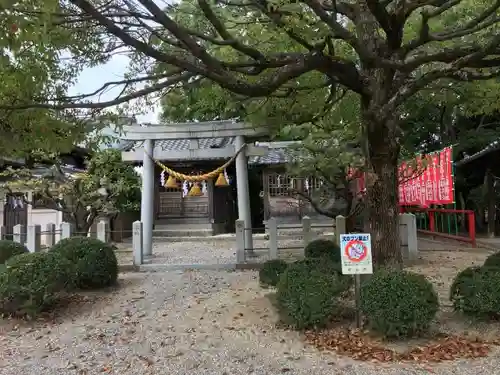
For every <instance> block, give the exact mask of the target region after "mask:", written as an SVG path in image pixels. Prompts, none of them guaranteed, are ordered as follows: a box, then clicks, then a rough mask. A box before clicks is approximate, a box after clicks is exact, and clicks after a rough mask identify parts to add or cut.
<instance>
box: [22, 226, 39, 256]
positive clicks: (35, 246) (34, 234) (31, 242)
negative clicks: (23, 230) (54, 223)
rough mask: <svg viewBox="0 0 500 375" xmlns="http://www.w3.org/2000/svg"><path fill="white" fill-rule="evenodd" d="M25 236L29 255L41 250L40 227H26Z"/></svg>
mask: <svg viewBox="0 0 500 375" xmlns="http://www.w3.org/2000/svg"><path fill="white" fill-rule="evenodd" d="M27 230H28V231H27V236H26V238H27V239H26V247H27V248H28V250H29V251H30V253H36V252H38V251H40V250H41V247H42V246H41V241H40V235H41V233H42V230H41V227H40V225H28V228H27Z"/></svg>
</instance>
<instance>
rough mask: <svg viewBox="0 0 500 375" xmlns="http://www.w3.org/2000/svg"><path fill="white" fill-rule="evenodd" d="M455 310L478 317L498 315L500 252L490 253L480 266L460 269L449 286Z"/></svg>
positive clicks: (485, 317) (491, 317)
mask: <svg viewBox="0 0 500 375" xmlns="http://www.w3.org/2000/svg"><path fill="white" fill-rule="evenodd" d="M450 300H451V302H452V304H453V308H454V310H455V311H457V312H460V313H462V314H464V315H467V316H470V317H474V318H479V319H498V318H499V317H500V253H495V254H492V255H490V256H489V257H488V258H487V259H486V261H485V262H484V264H483V265H482V266H473V267H469V268H466V269H464V270H463V271H461V272H460V273H459V274H458V275H457V277H456V278H455V280H454V281H453V283H452V285H451V288H450Z"/></svg>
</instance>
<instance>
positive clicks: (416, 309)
mask: <svg viewBox="0 0 500 375" xmlns="http://www.w3.org/2000/svg"><path fill="white" fill-rule="evenodd" d="M438 309H439V302H438V297H437V294H436V292H435V291H434V288H433V286H432V284H431V283H430V282H429V281H427V280H426V279H425V277H424V276H422V275H417V274H414V273H411V272H405V271H385V270H384V271H380V272H376V273H375V274H374V275H373V277H371V278H370V279H369V280H368V281H367V282H365V283H363V285H362V286H361V310H362V312H363V314H364V316H365V318H366V320H367V322H368V326H369V327H370V329H372V330H373V331H375V332H378V333H381V334H383V335H384V336H387V337H400V336H412V335H418V334H421V333H423V332H426V331H427V330H428V328H429V326H430V323H431V322H432V320H433V319H434V317H435V315H436V313H437V311H438Z"/></svg>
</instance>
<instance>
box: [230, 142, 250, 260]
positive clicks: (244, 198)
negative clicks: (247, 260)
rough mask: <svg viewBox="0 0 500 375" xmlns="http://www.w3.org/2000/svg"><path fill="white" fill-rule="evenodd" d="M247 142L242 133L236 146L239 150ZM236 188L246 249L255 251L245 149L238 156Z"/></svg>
mask: <svg viewBox="0 0 500 375" xmlns="http://www.w3.org/2000/svg"><path fill="white" fill-rule="evenodd" d="M244 144H245V139H244V138H243V136H242V135H238V136H236V139H235V142H234V147H235V149H236V151H238V150H239V149H240V148H241V147H243V145H244ZM235 164H236V189H237V192H238V216H239V219H241V220H243V222H244V223H245V249H246V250H248V251H250V252H251V251H253V241H252V229H251V228H252V215H251V213H250V194H249V188H248V161H247V157H246V152H245V150H243V151H242V152H240V153H239V154H238V156H237V157H236V163H235Z"/></svg>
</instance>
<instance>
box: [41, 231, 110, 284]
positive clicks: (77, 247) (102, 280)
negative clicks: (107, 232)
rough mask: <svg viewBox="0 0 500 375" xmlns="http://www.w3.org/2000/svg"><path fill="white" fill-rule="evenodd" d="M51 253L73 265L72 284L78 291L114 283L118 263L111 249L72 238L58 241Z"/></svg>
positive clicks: (104, 244) (95, 242) (99, 242)
mask: <svg viewBox="0 0 500 375" xmlns="http://www.w3.org/2000/svg"><path fill="white" fill-rule="evenodd" d="M51 252H54V253H58V254H59V255H60V256H62V257H64V258H66V259H68V260H70V261H71V262H72V263H73V277H72V282H73V285H74V286H75V287H76V288H79V289H98V288H104V287H107V286H110V285H113V284H115V283H116V280H117V279H118V261H117V259H116V255H115V252H114V251H113V247H112V246H111V245H109V244H106V243H104V242H102V241H100V240H97V239H95V238H89V237H72V238H65V239H63V240H61V241H59V242H58V243H57V244H56V245H54V246H53V247H52V250H51Z"/></svg>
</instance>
